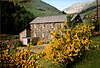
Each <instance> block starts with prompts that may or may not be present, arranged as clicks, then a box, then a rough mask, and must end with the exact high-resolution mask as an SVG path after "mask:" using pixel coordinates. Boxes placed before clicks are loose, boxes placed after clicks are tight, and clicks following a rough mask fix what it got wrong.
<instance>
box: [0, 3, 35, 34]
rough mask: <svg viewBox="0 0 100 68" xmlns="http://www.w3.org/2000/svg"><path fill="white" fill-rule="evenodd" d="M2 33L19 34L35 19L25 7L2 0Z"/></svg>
mask: <svg viewBox="0 0 100 68" xmlns="http://www.w3.org/2000/svg"><path fill="white" fill-rule="evenodd" d="M1 9H2V10H1V14H2V15H1V31H0V32H1V33H8V34H18V33H19V32H21V31H22V30H23V29H25V28H26V27H27V25H28V24H29V22H30V21H31V20H33V19H34V15H33V14H32V13H30V12H28V11H26V9H25V8H24V7H20V6H19V5H18V4H15V5H14V3H13V2H9V1H1Z"/></svg>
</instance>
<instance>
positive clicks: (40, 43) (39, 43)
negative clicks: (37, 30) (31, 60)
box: [37, 40, 45, 45]
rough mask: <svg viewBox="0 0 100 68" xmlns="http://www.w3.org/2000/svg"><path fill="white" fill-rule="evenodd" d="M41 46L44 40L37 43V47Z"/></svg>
mask: <svg viewBox="0 0 100 68" xmlns="http://www.w3.org/2000/svg"><path fill="white" fill-rule="evenodd" d="M42 44H45V41H44V40H40V41H38V42H37V45H42Z"/></svg>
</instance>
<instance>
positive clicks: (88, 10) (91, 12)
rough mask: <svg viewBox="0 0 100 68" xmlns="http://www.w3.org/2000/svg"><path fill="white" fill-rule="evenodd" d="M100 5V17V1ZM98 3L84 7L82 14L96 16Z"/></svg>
mask: <svg viewBox="0 0 100 68" xmlns="http://www.w3.org/2000/svg"><path fill="white" fill-rule="evenodd" d="M98 4H99V12H98V13H99V16H100V1H99V2H98ZM96 7H97V6H96V2H95V1H94V2H91V3H90V4H89V5H87V6H86V7H84V9H83V11H82V12H81V13H82V14H86V15H89V16H92V17H93V16H94V15H96Z"/></svg>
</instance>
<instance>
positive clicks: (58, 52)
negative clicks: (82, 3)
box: [43, 24, 94, 64]
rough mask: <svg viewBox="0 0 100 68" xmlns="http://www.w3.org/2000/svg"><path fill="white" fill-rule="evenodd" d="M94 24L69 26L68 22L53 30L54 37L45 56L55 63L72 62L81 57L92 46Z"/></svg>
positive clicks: (45, 51)
mask: <svg viewBox="0 0 100 68" xmlns="http://www.w3.org/2000/svg"><path fill="white" fill-rule="evenodd" d="M93 29H94V26H91V25H87V24H79V25H77V26H75V27H74V28H68V27H67V24H65V25H64V27H63V28H61V29H58V31H54V32H51V35H52V36H53V39H52V40H51V41H50V42H49V44H48V46H47V47H46V49H45V50H44V51H43V52H44V53H45V54H46V55H45V58H46V59H48V60H52V61H53V62H54V63H63V64H65V63H67V64H69V63H71V62H73V61H74V60H75V58H77V57H78V58H79V57H80V56H81V55H82V54H83V53H84V52H85V51H86V50H89V47H90V43H91V40H90V37H91V36H92V34H91V31H92V30H93Z"/></svg>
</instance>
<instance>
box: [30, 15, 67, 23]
mask: <svg viewBox="0 0 100 68" xmlns="http://www.w3.org/2000/svg"><path fill="white" fill-rule="evenodd" d="M66 17H67V15H58V16H45V17H37V18H35V19H34V20H33V21H32V22H30V24H32V23H52V22H64V21H65V20H66V19H67V18H66Z"/></svg>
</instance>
